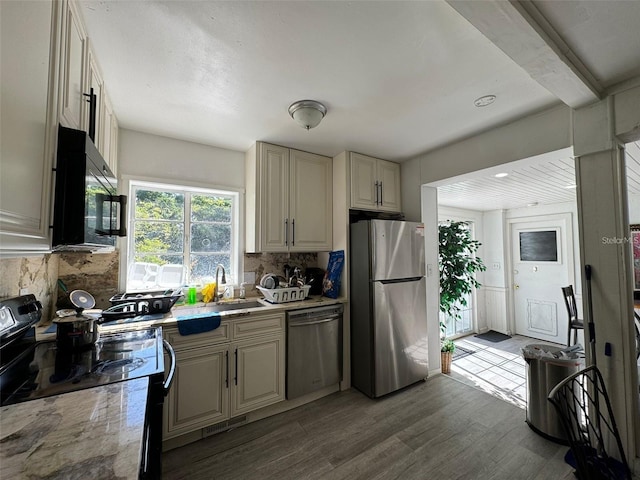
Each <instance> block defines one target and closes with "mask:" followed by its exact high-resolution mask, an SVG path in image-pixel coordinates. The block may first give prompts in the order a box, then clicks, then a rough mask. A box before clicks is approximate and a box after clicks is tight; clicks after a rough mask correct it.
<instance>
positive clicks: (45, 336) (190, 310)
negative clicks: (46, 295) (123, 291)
mask: <svg viewBox="0 0 640 480" xmlns="http://www.w3.org/2000/svg"><path fill="white" fill-rule="evenodd" d="M256 301H257V302H259V303H260V304H261V305H262V306H260V307H254V308H244V309H237V310H231V311H223V312H219V314H220V316H221V317H222V320H233V318H237V317H246V316H247V315H250V314H252V313H256V314H261V313H272V312H285V311H288V310H298V309H302V308H314V307H322V306H328V305H337V304H340V303H346V302H347V299H346V298H344V297H340V298H337V299H334V298H327V297H323V296H320V295H318V296H310V297H308V298H307V299H306V300H301V301H299V302H288V303H275V304H274V303H269V302H267V301H266V300H264V299H262V298H259V297H248V298H246V299H242V300H241V299H234V300H226V301H221V302H217V303H202V302H199V303H196V304H194V305H178V306H175V307H173V308H172V309H171V312H169V313H166V314H164V315H163V314H155V315H145V316H143V317H145V318H146V319H144V320H139V319H136V321H131V319H122V320H118V321H112V322H108V323H107V324H104V325H101V326H100V330H101V331H114V330H135V329H140V328H147V327H151V326H163V327H172V326H175V325H176V322H177V319H176V318H177V317H180V316H182V315H197V314H199V313H207V312H213V311H215V308H216V306H218V305H228V304H238V305H241V304H242V303H247V302H256ZM50 326H51V324H50V323H47V324H42V325H40V326H39V327H37V328H36V336H37V339H38V340H52V339H55V337H56V334H55V333H50V332H49V333H47V330H48V329H49V327H50Z"/></svg>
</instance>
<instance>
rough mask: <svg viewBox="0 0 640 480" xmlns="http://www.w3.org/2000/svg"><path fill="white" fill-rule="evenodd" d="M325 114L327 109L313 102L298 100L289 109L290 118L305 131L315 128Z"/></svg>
mask: <svg viewBox="0 0 640 480" xmlns="http://www.w3.org/2000/svg"><path fill="white" fill-rule="evenodd" d="M326 114H327V107H325V106H324V105H323V104H321V103H320V102H316V101H315V100H299V101H297V102H293V103H292V104H291V106H290V107H289V115H291V118H293V119H294V120H295V121H296V122H298V123H299V124H300V126H301V127H302V128H306V129H307V130H309V129H310V128H314V127H317V126H318V125H319V124H320V121H321V120H322V119H323V118H324V116H325V115H326Z"/></svg>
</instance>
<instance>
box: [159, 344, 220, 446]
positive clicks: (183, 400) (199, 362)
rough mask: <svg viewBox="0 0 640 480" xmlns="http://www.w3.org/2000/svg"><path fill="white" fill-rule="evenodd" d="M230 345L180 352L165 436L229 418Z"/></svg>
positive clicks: (171, 390) (168, 401)
mask: <svg viewBox="0 0 640 480" xmlns="http://www.w3.org/2000/svg"><path fill="white" fill-rule="evenodd" d="M228 354H229V349H228V346H226V345H223V346H217V347H199V348H193V349H188V350H184V351H182V350H179V351H176V362H177V366H176V373H175V378H174V384H173V385H172V386H171V389H170V390H169V395H168V396H167V399H166V403H165V422H164V432H163V437H164V438H171V437H175V436H176V435H180V434H183V433H187V432H191V431H193V430H197V429H198V428H200V427H202V426H206V425H212V424H214V423H217V422H219V421H222V420H225V419H227V418H229V392H228V389H227V388H226V386H225V381H226V378H227V358H228Z"/></svg>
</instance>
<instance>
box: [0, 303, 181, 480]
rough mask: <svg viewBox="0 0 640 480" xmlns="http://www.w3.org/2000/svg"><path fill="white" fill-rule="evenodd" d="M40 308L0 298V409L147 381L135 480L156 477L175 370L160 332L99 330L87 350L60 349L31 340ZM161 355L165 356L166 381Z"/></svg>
mask: <svg viewBox="0 0 640 480" xmlns="http://www.w3.org/2000/svg"><path fill="white" fill-rule="evenodd" d="M41 310H42V306H41V305H40V302H38V301H37V300H36V299H35V297H34V296H33V295H25V296H21V297H15V298H11V299H4V300H0V363H1V365H0V399H1V406H5V405H11V404H13V403H19V402H26V401H30V400H35V399H39V398H44V397H49V396H52V395H59V394H64V393H68V392H73V391H77V390H82V389H86V388H92V387H98V386H103V385H108V384H111V383H115V382H121V381H126V380H132V379H134V378H143V377H148V378H149V394H148V396H147V405H146V406H145V408H146V415H145V438H144V449H143V450H144V457H143V459H142V461H141V471H140V477H141V478H160V472H161V458H160V457H161V451H162V408H163V403H164V397H165V396H166V394H167V392H168V389H169V386H170V383H171V380H172V378H173V373H174V371H175V354H174V352H173V349H172V348H171V346H170V345H169V344H168V343H167V342H166V341H164V340H163V338H162V329H161V328H160V327H147V328H144V329H140V330H129V331H109V332H101V333H100V336H99V339H98V341H97V342H96V343H95V345H93V346H92V347H91V348H88V349H84V350H69V349H65V348H62V349H61V348H58V346H57V344H56V341H55V340H48V341H39V342H38V341H36V339H35V334H34V325H35V323H37V322H38V320H39V319H40V317H41ZM163 351H166V352H167V354H168V356H169V357H170V358H171V368H170V372H169V375H168V377H167V379H166V380H165V378H164V373H165V366H164V353H163Z"/></svg>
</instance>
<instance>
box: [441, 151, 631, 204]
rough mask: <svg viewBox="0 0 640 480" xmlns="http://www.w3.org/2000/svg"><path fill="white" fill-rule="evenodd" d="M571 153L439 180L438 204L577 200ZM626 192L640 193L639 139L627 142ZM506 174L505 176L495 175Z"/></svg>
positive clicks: (547, 156) (551, 155)
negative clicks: (448, 180) (458, 177)
mask: <svg viewBox="0 0 640 480" xmlns="http://www.w3.org/2000/svg"><path fill="white" fill-rule="evenodd" d="M569 153H570V152H566V151H563V152H557V154H550V155H544V156H541V158H536V159H524V160H521V161H517V162H512V163H509V164H507V165H503V166H501V167H494V168H491V169H488V170H485V171H480V172H476V173H474V174H471V175H467V176H466V178H465V179H463V180H459V181H458V180H454V181H453V182H452V183H448V182H447V181H443V182H440V183H441V186H438V205H444V206H447V207H455V208H464V209H468V210H478V211H490V210H508V209H511V208H523V207H531V208H535V207H538V206H543V205H551V204H554V203H564V202H575V201H576V189H575V188H569V187H570V186H574V187H575V168H574V160H573V158H572V157H571V156H569ZM626 163H627V193H628V194H630V195H640V142H635V143H630V144H627V145H626ZM497 173H507V174H508V175H507V176H506V177H500V178H498V177H496V176H495V175H496V174H497Z"/></svg>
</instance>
